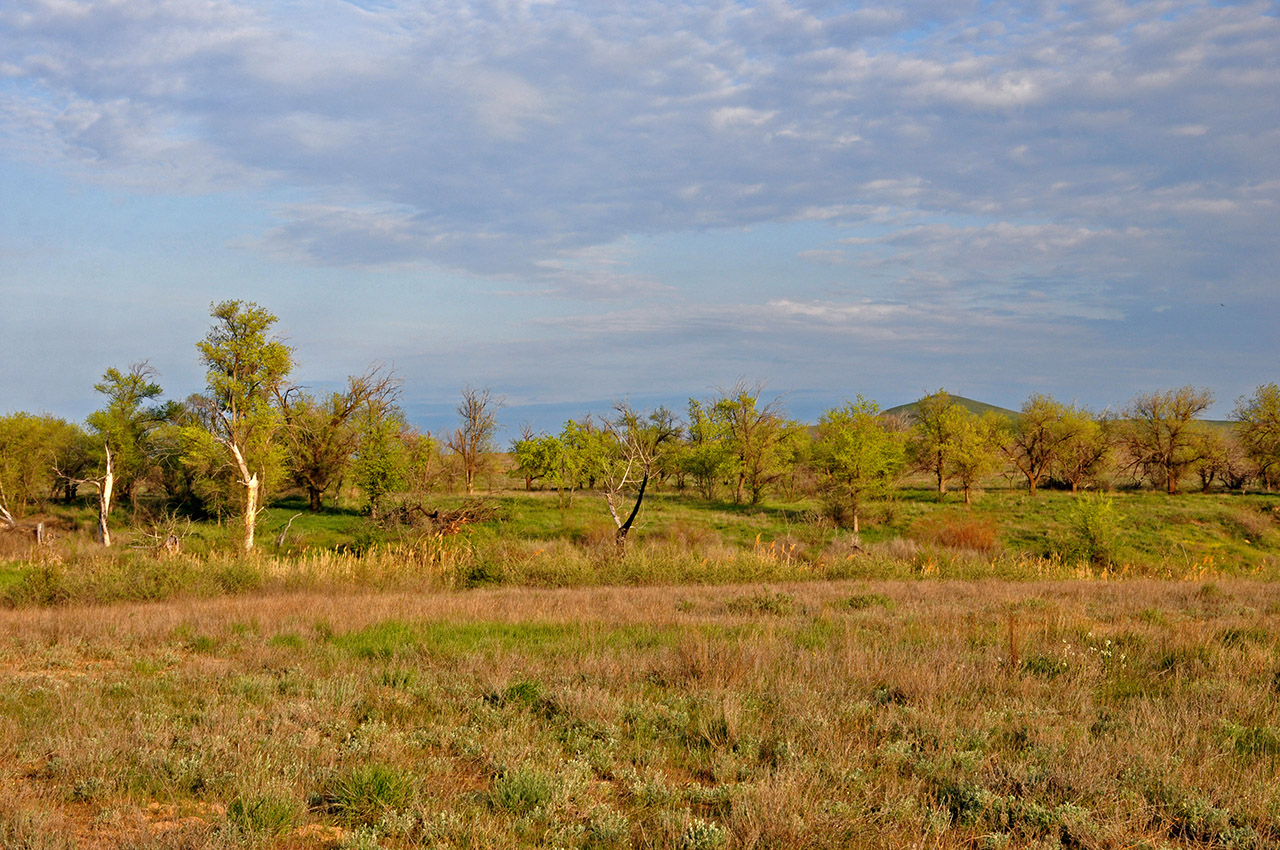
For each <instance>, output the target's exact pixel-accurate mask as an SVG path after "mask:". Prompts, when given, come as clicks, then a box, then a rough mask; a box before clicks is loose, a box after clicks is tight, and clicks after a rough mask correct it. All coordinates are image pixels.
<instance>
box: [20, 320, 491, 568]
mask: <svg viewBox="0 0 1280 850" xmlns="http://www.w3.org/2000/svg"><path fill="white" fill-rule="evenodd" d="M212 318H213V326H212V328H211V329H210V331H209V333H208V335H207V336H206V337H205V338H204V339H203V340H201V341H199V342H198V343H197V344H196V349H197V352H198V356H199V359H200V362H201V363H202V364H203V365H204V366H205V368H206V373H205V378H206V388H205V391H204V392H203V393H197V394H194V395H192V396H190V397H188V398H187V399H185V400H184V401H163V400H162V396H163V390H162V389H161V387H160V385H159V384H158V383H157V382H156V377H157V375H156V372H155V370H154V369H153V368H151V367H150V366H149V365H148V364H147V363H145V362H143V363H138V364H134V365H133V366H130V367H129V368H128V369H127V370H125V371H122V370H120V369H118V368H114V367H113V368H110V369H108V370H107V371H106V372H105V373H104V375H103V378H102V381H101V382H100V383H98V384H95V385H94V389H95V390H96V391H97V392H98V393H99V394H100V395H101V396H102V402H103V406H102V408H100V409H99V410H97V411H95V412H94V413H92V414H90V416H89V417H88V419H87V420H86V422H85V423H84V425H83V426H81V425H78V424H76V423H71V422H67V421H64V420H62V419H59V418H57V417H53V416H48V415H34V414H30V413H21V412H20V413H14V414H10V415H8V416H4V417H0V527H2V526H4V525H7V526H9V527H10V528H13V527H15V526H16V525H17V520H18V518H20V517H21V516H23V515H24V514H25V513H27V512H29V511H30V510H32V509H39V508H43V507H44V506H45V503H46V502H47V501H49V500H51V499H60V500H63V501H71V500H72V499H74V498H76V496H77V494H78V493H79V492H80V490H81V488H88V489H89V490H91V491H92V492H93V493H94V494H95V495H96V496H97V502H98V507H99V519H98V537H99V539H100V540H101V541H102V542H103V543H104V544H106V545H110V543H111V534H110V525H109V517H110V514H111V510H112V507H113V505H114V504H116V503H117V502H118V501H127V502H129V503H131V505H132V507H133V508H134V510H135V512H137V511H138V510H139V508H140V507H144V508H149V509H160V510H163V511H177V512H182V513H186V514H188V515H195V516H218V517H222V516H226V515H238V516H240V517H241V518H242V521H243V524H244V548H245V549H252V548H253V545H254V531H255V525H256V520H257V516H258V514H259V512H260V508H261V506H262V504H263V502H264V500H265V498H267V497H268V496H269V495H271V494H275V493H278V492H280V490H281V489H282V488H284V487H289V486H292V487H297V488H299V489H300V490H301V491H303V492H305V493H306V494H307V498H308V501H309V504H310V507H311V508H312V510H319V509H320V508H321V499H322V497H323V495H324V494H325V493H329V492H336V491H337V490H339V489H341V487H342V486H343V484H344V482H346V483H351V484H354V485H355V486H358V487H359V488H360V489H361V491H362V492H363V493H364V494H365V495H366V496H367V497H368V498H369V500H370V501H371V502H372V504H373V508H374V511H375V513H376V510H377V508H378V506H379V504H380V502H381V500H382V499H383V497H384V496H385V495H386V494H388V493H391V492H397V491H400V490H402V489H405V488H414V489H422V488H430V487H434V486H437V485H438V484H441V483H443V485H445V486H448V485H449V484H450V483H451V481H452V479H453V478H454V477H461V478H462V479H463V480H465V481H466V483H467V486H468V487H470V486H471V485H472V482H473V480H474V475H475V471H476V470H475V469H474V468H472V467H470V466H467V464H466V462H465V458H468V457H469V458H474V457H476V456H479V455H487V454H491V453H492V451H493V446H492V445H491V442H492V436H493V433H494V428H495V427H496V420H494V419H493V417H492V415H491V411H490V413H489V414H488V417H487V418H486V417H485V416H481V417H480V418H479V419H477V420H475V421H473V422H471V423H470V425H468V426H464V427H461V428H459V430H458V432H457V433H456V434H453V435H450V436H449V437H448V439H447V440H446V441H445V443H444V445H443V446H442V445H441V444H440V443H439V442H438V441H437V440H436V439H435V438H433V437H432V436H431V435H430V434H423V433H420V432H418V431H417V430H416V429H414V428H413V427H412V426H410V425H409V423H408V422H407V421H406V419H405V417H404V414H403V412H402V411H401V410H400V408H399V407H398V406H397V405H396V401H397V397H398V394H399V389H400V383H399V380H398V379H397V378H396V377H395V375H393V374H392V373H391V372H390V371H389V370H387V369H386V368H384V367H379V366H373V367H370V368H369V369H368V370H367V371H365V372H364V373H363V374H361V375H357V376H352V377H351V378H349V379H348V381H347V386H346V388H345V389H343V390H340V391H336V392H331V393H328V394H323V395H317V394H315V393H312V392H310V391H309V390H307V389H306V388H305V387H304V386H302V385H299V384H296V383H293V382H292V380H291V378H292V375H293V369H294V358H293V352H292V350H291V349H290V348H289V347H288V346H287V345H285V344H284V343H283V342H280V341H279V340H278V339H275V338H274V337H273V335H272V333H271V330H272V327H273V326H274V324H275V322H276V317H275V316H274V315H272V314H271V313H270V312H268V311H267V310H265V309H263V308H262V307H260V306H258V305H257V304H254V303H252V302H242V301H226V302H223V303H221V304H218V305H216V306H215V307H214V308H213V310H212ZM467 395H468V397H471V398H473V399H475V400H477V401H479V402H481V404H482V405H488V406H489V407H490V408H491V407H492V405H491V404H489V401H488V396H487V394H485V393H480V392H475V391H470V390H468V391H467ZM476 429H479V432H478V433H477V432H476ZM454 448H456V450H457V458H454V457H453V456H452V455H451V452H452V451H453V449H454ZM459 458H461V459H464V460H463V462H462V463H461V468H460V464H459V462H458V459H459ZM144 500H145V503H144Z"/></svg>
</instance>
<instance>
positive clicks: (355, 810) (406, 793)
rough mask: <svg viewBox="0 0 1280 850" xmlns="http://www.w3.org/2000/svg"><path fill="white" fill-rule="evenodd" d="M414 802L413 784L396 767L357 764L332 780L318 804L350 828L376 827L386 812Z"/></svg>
mask: <svg viewBox="0 0 1280 850" xmlns="http://www.w3.org/2000/svg"><path fill="white" fill-rule="evenodd" d="M412 800H413V782H412V781H411V779H410V777H409V775H408V774H407V773H406V772H405V771H404V770H402V769H401V768H399V767H394V766H391V765H387V764H382V763H379V762H372V763H369V764H359V765H356V766H355V767H352V768H349V769H347V770H344V771H341V772H339V773H338V774H336V775H335V776H333V777H332V778H331V779H330V781H329V783H328V785H327V786H326V788H325V790H324V791H323V793H322V794H321V795H320V801H321V802H322V803H323V805H324V807H325V808H326V809H328V810H329V811H331V812H333V813H334V814H335V815H337V816H338V817H339V818H341V819H342V820H343V821H345V822H347V823H351V824H369V825H372V824H376V823H377V822H378V820H379V818H380V817H382V816H383V815H384V814H386V813H387V812H389V811H394V810H396V809H402V808H404V807H406V806H408V805H409V803H410V802H412Z"/></svg>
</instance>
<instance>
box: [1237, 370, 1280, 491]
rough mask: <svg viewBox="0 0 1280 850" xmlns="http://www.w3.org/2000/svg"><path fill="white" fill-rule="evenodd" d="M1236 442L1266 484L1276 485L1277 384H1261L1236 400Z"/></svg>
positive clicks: (1279, 441) (1279, 480) (1279, 438)
mask: <svg viewBox="0 0 1280 850" xmlns="http://www.w3.org/2000/svg"><path fill="white" fill-rule="evenodd" d="M1234 418H1235V420H1236V422H1237V426H1236V429H1237V432H1238V433H1239V435H1240V442H1241V444H1242V446H1243V448H1244V451H1245V453H1246V454H1247V455H1248V456H1249V459H1250V460H1252V461H1253V463H1254V465H1255V466H1256V468H1257V472H1258V477H1260V478H1261V479H1262V480H1263V481H1264V482H1266V484H1267V486H1268V487H1270V488H1273V489H1274V488H1275V487H1276V486H1277V485H1280V386H1277V385H1276V384H1275V383H1274V382H1272V383H1269V384H1264V385H1262V386H1260V387H1258V389H1256V390H1255V391H1254V393H1253V396H1252V397H1250V398H1241V399H1240V400H1239V401H1237V402H1236V409H1235V414H1234Z"/></svg>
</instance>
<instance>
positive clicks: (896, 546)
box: [0, 486, 1280, 606]
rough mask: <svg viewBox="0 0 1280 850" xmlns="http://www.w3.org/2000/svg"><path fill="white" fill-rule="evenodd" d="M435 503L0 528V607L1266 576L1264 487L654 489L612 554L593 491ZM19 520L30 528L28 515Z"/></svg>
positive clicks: (288, 505) (295, 506)
mask: <svg viewBox="0 0 1280 850" xmlns="http://www.w3.org/2000/svg"><path fill="white" fill-rule="evenodd" d="M433 500H434V501H433V502H432V504H431V506H430V507H431V508H432V509H434V510H437V511H441V512H448V511H457V510H460V509H462V508H464V507H467V506H471V507H472V508H476V506H479V511H478V512H479V513H480V514H481V515H482V516H481V517H480V519H479V521H476V522H471V523H467V524H463V525H461V526H457V527H449V528H441V527H440V525H439V524H436V525H432V524H426V525H422V524H417V525H415V524H397V523H385V522H384V523H380V524H379V523H373V522H371V521H370V520H369V519H368V518H367V517H366V516H364V515H362V514H361V513H360V512H358V511H356V510H345V509H344V510H332V509H331V510H327V511H325V512H323V513H320V514H312V513H309V512H307V511H305V510H303V509H302V508H303V507H304V506H303V505H302V504H300V503H299V502H298V501H296V500H284V501H282V502H278V503H276V504H274V505H273V506H272V507H271V508H269V509H268V510H267V511H265V512H264V514H263V516H262V518H261V520H260V523H259V529H260V531H259V547H258V551H257V552H256V553H255V555H254V556H253V557H248V558H246V557H244V556H243V555H241V554H240V553H239V549H238V545H237V544H238V534H239V527H238V523H235V522H229V523H226V524H219V523H216V522H201V523H190V524H187V523H186V522H185V521H183V522H180V523H174V522H172V521H170V522H169V523H168V524H167V525H165V526H163V528H174V527H176V528H177V530H178V531H179V532H180V534H181V536H182V538H183V540H182V552H181V554H179V555H176V556H167V555H160V554H157V552H156V549H155V547H154V545H153V544H154V542H155V539H156V535H157V534H159V532H160V530H162V528H161V526H160V525H159V524H157V523H152V524H151V525H148V524H147V523H145V522H142V523H139V524H138V525H136V526H134V527H132V528H131V527H129V526H128V525H126V524H125V523H124V522H123V521H117V528H116V530H115V534H114V536H115V538H116V541H117V544H118V545H116V546H114V547H113V548H112V549H109V550H107V549H103V548H102V547H101V546H99V545H98V544H96V543H95V542H93V540H92V538H91V530H92V528H93V517H92V512H91V510H90V509H89V508H88V507H87V506H73V507H71V508H58V509H56V510H55V511H54V512H53V513H51V514H49V515H47V516H46V517H44V518H45V519H46V520H47V524H48V525H49V527H50V528H51V529H52V531H51V534H52V535H53V537H54V540H53V542H52V543H51V544H49V545H46V546H42V547H41V546H35V545H33V544H32V542H31V537H30V535H24V534H19V533H9V534H0V604H7V605H9V606H25V605H32V604H35V605H48V604H70V603H91V602H119V601H139V600H162V599H169V598H176V597H183V596H185V597H212V596H219V595H223V594H226V593H243V592H256V591H264V590H266V591H281V590H291V591H297V590H326V591H330V592H349V591H360V590H397V589H398V590H431V589H460V588H469V587H478V586H491V585H510V586H522V587H574V586H591V585H676V584H725V583H741V582H751V581H773V582H778V581H806V580H840V579H875V580H880V579H895V578H896V579H910V578H921V577H923V578H958V579H984V578H1003V579H1009V580H1020V581H1039V580H1044V579H1054V578H1059V579H1065V578H1108V577H1146V578H1167V579H1192V580H1209V579H1214V578H1218V577H1226V578H1231V577H1239V578H1258V579H1280V497H1278V496H1276V495H1268V494H1258V495H1247V496H1245V495H1239V494H1224V493H1213V494H1198V493H1197V494H1184V495H1180V496H1177V497H1169V496H1166V495H1163V494H1160V493H1152V492H1149V491H1146V492H1117V493H1114V494H1109V495H1085V496H1081V497H1074V496H1072V495H1070V494H1068V493H1063V492H1053V491H1042V492H1041V493H1039V494H1038V495H1037V496H1035V497H1030V496H1028V495H1026V493H1025V492H1023V491H1021V490H1015V489H1011V488H1008V487H1007V486H1006V487H1003V488H998V489H997V488H994V487H993V488H990V489H988V491H987V492H985V493H984V494H983V495H982V496H981V498H979V499H977V501H976V502H975V503H974V504H973V505H964V504H962V503H961V502H960V501H959V499H958V497H956V496H954V495H953V496H949V497H948V498H947V499H944V500H939V499H938V497H937V495H936V494H934V493H932V492H931V491H929V490H927V489H925V488H923V487H918V488H910V487H908V488H904V489H902V490H900V491H899V493H898V495H897V497H896V498H894V499H893V500H892V501H889V502H883V503H879V504H876V505H872V506H871V507H870V509H869V510H868V511H867V512H866V513H867V516H866V517H865V520H864V524H863V529H862V534H861V535H857V536H855V535H852V534H850V533H849V532H848V531H845V530H842V529H838V528H836V527H835V526H834V525H833V524H832V523H831V522H830V521H827V520H824V519H823V518H822V516H821V512H820V510H819V509H818V506H817V504H816V503H813V502H806V501H803V500H798V501H791V502H779V501H771V502H766V503H764V504H761V505H757V506H746V505H740V506H736V505H731V504H726V503H721V502H709V501H704V500H700V499H696V498H692V497H690V496H688V495H676V494H672V493H658V494H655V495H653V496H651V497H650V498H649V499H647V500H646V507H645V511H644V513H643V514H642V515H641V523H640V525H639V527H638V528H637V529H636V530H634V531H633V533H632V536H631V538H630V543H629V545H628V550H627V553H626V556H625V557H621V556H620V555H619V553H618V550H617V548H616V546H615V544H614V541H613V527H612V525H611V523H610V520H609V518H608V515H607V513H606V512H605V510H604V504H603V500H602V499H601V498H600V497H599V496H596V495H591V494H579V495H578V496H576V497H575V498H574V499H573V501H572V503H571V504H569V505H567V506H566V505H565V504H563V503H562V502H561V501H560V500H558V499H557V498H556V496H555V494H553V493H539V492H534V493H524V492H520V491H502V492H499V493H494V494H487V495H484V496H482V497H477V498H476V499H466V498H463V497H460V496H447V495H438V496H434V497H433ZM28 522H30V520H28Z"/></svg>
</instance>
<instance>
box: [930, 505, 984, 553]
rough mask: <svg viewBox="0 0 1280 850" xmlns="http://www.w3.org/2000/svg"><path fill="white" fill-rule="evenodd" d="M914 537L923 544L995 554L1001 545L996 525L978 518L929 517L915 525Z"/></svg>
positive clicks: (945, 515) (946, 515)
mask: <svg viewBox="0 0 1280 850" xmlns="http://www.w3.org/2000/svg"><path fill="white" fill-rule="evenodd" d="M912 536H913V537H915V538H916V539H917V540H919V541H921V542H922V543H932V544H934V545H935V546H946V547H947V548H949V549H967V550H969V551H973V552H994V551H995V550H996V549H997V548H998V547H999V545H1000V541H999V539H998V537H997V535H996V526H995V523H994V522H992V521H991V520H989V519H983V518H978V517H959V516H953V515H948V514H944V515H941V516H934V517H929V518H928V519H925V520H921V521H920V522H917V523H916V524H915V526H914V527H913V528H912Z"/></svg>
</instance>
